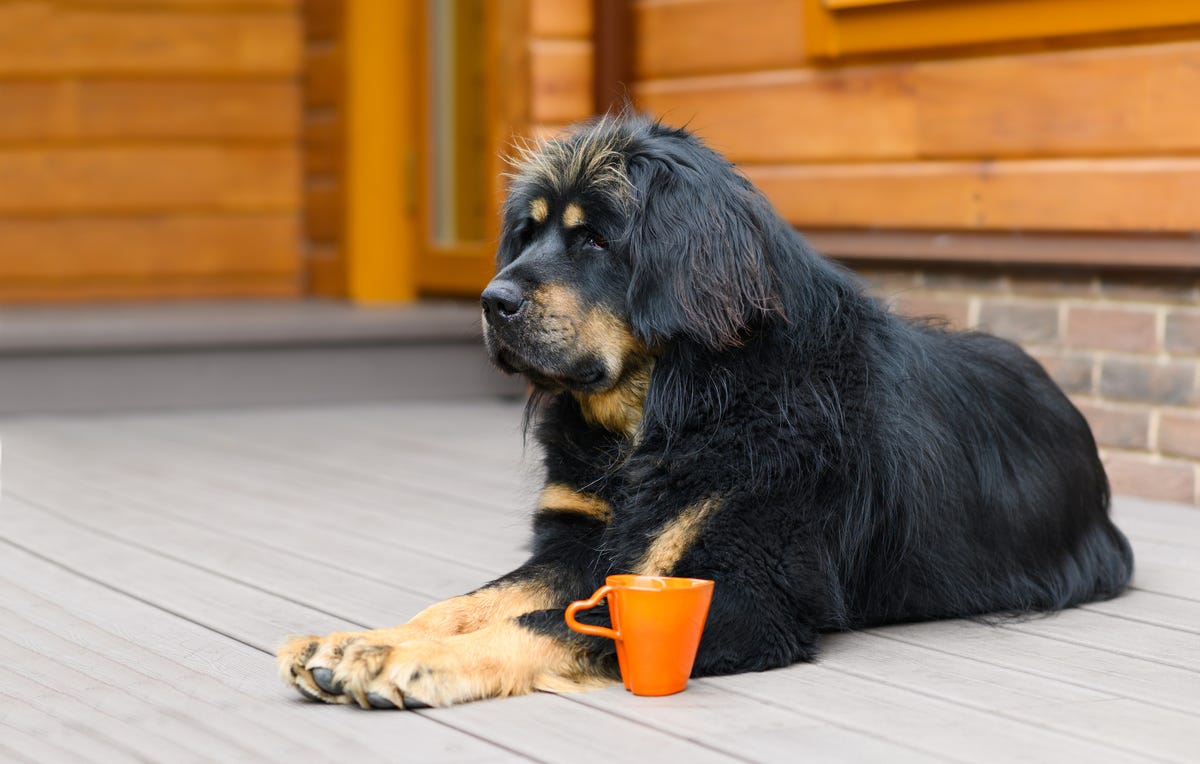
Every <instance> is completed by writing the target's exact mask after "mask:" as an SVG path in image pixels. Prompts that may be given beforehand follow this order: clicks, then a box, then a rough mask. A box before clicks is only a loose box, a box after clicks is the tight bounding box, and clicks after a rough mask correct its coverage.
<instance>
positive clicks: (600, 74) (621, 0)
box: [592, 0, 634, 114]
mask: <svg viewBox="0 0 1200 764" xmlns="http://www.w3.org/2000/svg"><path fill="white" fill-rule="evenodd" d="M592 13H593V16H592V20H593V23H592V43H593V47H592V50H593V51H594V52H593V56H594V61H595V66H594V69H593V71H594V75H593V76H594V77H595V80H594V82H595V84H594V86H593V90H592V99H593V104H594V108H595V112H596V113H597V114H606V113H608V112H610V111H611V112H618V111H620V110H621V109H622V108H623V107H624V106H625V104H626V103H627V102H628V101H630V100H632V94H631V92H630V86H631V85H632V84H633V46H634V40H633V9H632V8H631V7H630V3H629V0H595V5H594V6H593V11H592Z"/></svg>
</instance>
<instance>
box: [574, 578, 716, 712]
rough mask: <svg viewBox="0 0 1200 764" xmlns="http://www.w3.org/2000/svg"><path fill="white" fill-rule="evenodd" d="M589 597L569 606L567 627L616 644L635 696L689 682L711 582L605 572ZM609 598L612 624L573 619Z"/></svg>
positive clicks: (660, 692) (665, 691)
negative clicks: (613, 641) (602, 579)
mask: <svg viewBox="0 0 1200 764" xmlns="http://www.w3.org/2000/svg"><path fill="white" fill-rule="evenodd" d="M605 581H606V582H607V585H606V586H601V587H600V588H599V589H597V590H596V593H595V594H593V595H592V596H591V598H590V599H586V600H579V601H577V602H572V603H571V604H570V605H569V606H568V607H567V614H566V618H567V626H569V627H571V628H572V629H574V630H575V631H578V632H579V633H580V634H590V635H592V636H594V637H608V638H609V639H612V640H615V641H616V643H617V661H618V662H619V663H620V664H621V678H622V679H624V680H625V688H626V689H627V690H629V691H630V692H632V693H633V694H634V695H671V694H673V693H676V692H680V691H682V690H683V688H685V687H687V681H688V677H689V676H691V674H692V664H693V663H695V661H696V648H697V647H699V646H700V633H701V632H702V631H704V621H705V619H706V618H708V605H709V603H710V602H712V593H713V582H712V581H707V580H704V579H700V578H670V577H665V576H609V577H608V578H607V579H605ZM605 597H608V612H609V616H610V617H611V619H612V625H613V627H612V628H611V629H606V628H604V627H603V626H591V625H588V624H586V623H580V622H579V621H577V620H575V614H576V613H578V612H579V611H580V610H587V609H589V608H594V607H596V605H599V604H600V601H601V600H602V599H604V598H605Z"/></svg>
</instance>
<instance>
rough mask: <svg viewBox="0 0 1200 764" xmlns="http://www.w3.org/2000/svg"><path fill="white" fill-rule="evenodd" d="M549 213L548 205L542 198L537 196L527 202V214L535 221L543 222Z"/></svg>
mask: <svg viewBox="0 0 1200 764" xmlns="http://www.w3.org/2000/svg"><path fill="white" fill-rule="evenodd" d="M549 214H550V205H549V204H547V203H546V200H545V199H544V198H542V197H540V196H539V197H538V198H536V199H534V200H533V201H532V202H530V203H529V216H530V217H532V218H533V219H534V221H535V222H538V223H544V222H545V221H546V217H547V216H548V215H549Z"/></svg>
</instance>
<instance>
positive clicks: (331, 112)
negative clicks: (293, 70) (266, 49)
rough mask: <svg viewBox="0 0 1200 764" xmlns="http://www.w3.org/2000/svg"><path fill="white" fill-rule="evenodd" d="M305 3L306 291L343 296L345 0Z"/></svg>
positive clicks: (344, 292)
mask: <svg viewBox="0 0 1200 764" xmlns="http://www.w3.org/2000/svg"><path fill="white" fill-rule="evenodd" d="M303 4H304V234H305V240H306V247H305V271H306V277H307V283H308V291H309V293H311V294H315V295H319V296H322V297H345V296H346V293H347V286H346V285H347V282H346V261H345V246H344V244H345V240H344V235H345V212H344V210H345V194H344V191H343V188H344V185H343V182H344V179H345V161H344V160H345V151H344V149H345V124H344V122H345V121H344V119H343V109H342V103H343V98H344V87H343V81H344V77H345V66H344V57H343V40H344V37H343V21H344V18H345V0H303Z"/></svg>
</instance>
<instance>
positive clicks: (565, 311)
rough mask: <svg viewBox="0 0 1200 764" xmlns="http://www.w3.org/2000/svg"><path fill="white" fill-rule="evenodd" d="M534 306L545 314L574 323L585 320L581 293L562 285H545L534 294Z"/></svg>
mask: <svg viewBox="0 0 1200 764" xmlns="http://www.w3.org/2000/svg"><path fill="white" fill-rule="evenodd" d="M533 301H534V304H535V305H537V306H538V307H539V308H540V309H541V311H542V313H543V314H547V315H551V316H555V317H565V318H567V319H569V320H570V321H571V322H572V323H576V324H577V323H580V322H582V320H583V308H582V307H581V300H580V297H579V293H578V292H576V291H575V290H574V289H569V288H567V287H565V286H562V285H561V284H543V285H542V286H540V287H538V288H537V290H536V291H534V293H533Z"/></svg>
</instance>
